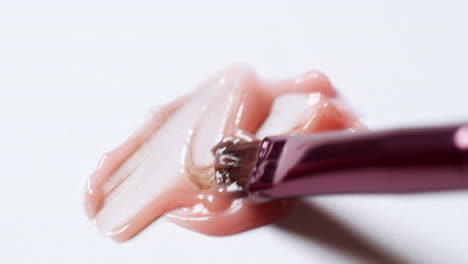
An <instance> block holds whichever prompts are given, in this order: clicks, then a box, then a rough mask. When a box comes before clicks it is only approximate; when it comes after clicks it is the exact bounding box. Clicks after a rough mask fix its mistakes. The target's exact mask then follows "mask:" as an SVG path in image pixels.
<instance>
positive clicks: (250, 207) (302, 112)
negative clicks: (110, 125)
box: [85, 67, 361, 241]
mask: <svg viewBox="0 0 468 264" xmlns="http://www.w3.org/2000/svg"><path fill="white" fill-rule="evenodd" d="M360 127H361V125H360V124H359V122H358V121H357V119H356V118H355V117H354V116H353V115H352V114H351V113H350V111H349V110H348V109H346V108H345V107H344V106H343V104H342V103H341V102H340V100H339V99H338V96H337V93H336V91H335V90H334V89H333V87H332V85H331V84H330V82H329V80H328V79H327V78H326V77H325V76H324V75H323V74H321V73H319V72H315V71H312V72H308V73H306V74H303V75H301V76H299V77H297V78H293V79H288V80H282V81H272V82H267V81H262V80H260V79H259V78H257V76H256V75H255V74H254V73H253V72H252V71H251V70H249V69H246V68H242V67H234V68H230V69H227V70H225V71H223V72H221V73H219V74H218V75H216V76H215V77H213V78H211V79H209V80H207V81H205V82H204V83H202V84H201V86H200V87H199V88H198V89H197V90H196V91H195V92H193V93H191V94H189V95H186V96H183V97H181V98H179V99H176V100H175V101H174V102H172V103H169V104H168V105H166V106H164V107H162V108H161V109H160V110H159V111H158V112H157V113H156V114H154V116H153V117H152V118H151V119H150V120H149V121H147V122H146V124H144V125H143V127H142V128H140V129H139V130H138V131H137V132H136V133H135V134H134V135H133V136H131V137H130V138H129V139H128V140H127V141H125V142H124V143H123V144H122V145H121V146H119V147H117V148H116V149H114V150H113V151H111V152H109V153H107V154H105V155H104V156H103V157H102V159H101V161H100V163H99V166H98V168H97V169H96V171H95V172H94V173H93V174H92V175H91V176H90V178H89V180H88V183H87V185H86V194H85V207H86V211H87V214H88V216H89V218H90V219H92V220H93V222H94V224H95V226H96V228H97V230H98V231H99V232H100V233H103V234H105V235H107V236H109V237H111V238H112V239H114V240H116V241H124V240H127V239H129V238H131V237H133V236H134V235H136V234H137V233H138V232H140V231H141V230H142V229H144V228H145V227H146V226H147V225H149V224H150V223H151V222H152V221H154V220H155V219H157V218H159V217H161V216H163V215H165V216H166V217H167V218H168V219H169V220H170V221H172V222H174V223H176V224H177V225H179V226H182V227H185V228H188V229H191V230H193V231H196V232H200V233H203V234H207V235H214V236H222V235H231V234H235V233H239V232H242V231H245V230H249V229H252V228H255V227H259V226H262V225H265V224H268V223H270V222H272V221H274V220H275V219H277V218H279V217H280V216H282V215H284V214H285V213H286V212H287V211H288V209H289V208H290V206H291V203H292V202H293V201H292V200H276V201H273V202H269V203H263V204H258V203H254V202H252V201H250V200H248V199H246V198H245V197H244V193H243V192H242V190H239V188H238V186H236V185H235V184H231V185H227V184H226V185H218V184H216V181H215V179H216V177H215V175H214V174H215V170H214V156H213V154H212V153H211V150H212V148H213V146H215V145H216V144H218V143H219V142H227V141H232V140H234V141H235V140H243V141H251V140H254V139H261V138H263V137H264V136H267V135H278V134H305V133H314V132H323V131H329V130H342V129H350V130H353V129H359V128H360Z"/></svg>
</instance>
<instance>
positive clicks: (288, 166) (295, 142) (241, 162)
mask: <svg viewBox="0 0 468 264" xmlns="http://www.w3.org/2000/svg"><path fill="white" fill-rule="evenodd" d="M213 153H214V155H215V157H216V163H215V170H216V173H215V175H216V183H217V184H236V185H238V186H240V187H241V189H242V190H244V191H246V192H247V193H248V195H249V196H250V197H252V198H253V199H255V200H259V201H261V200H270V199H276V198H283V197H291V196H301V195H314V194H334V193H335V194H336V193H400V192H420V191H440V190H447V189H461V188H468V126H466V125H465V126H444V127H421V128H407V129H397V130H388V131H377V132H369V131H366V132H349V131H343V132H328V133H318V134H309V135H297V136H274V137H266V138H265V139H263V140H262V141H251V142H241V141H226V142H222V143H220V144H218V145H217V146H215V148H214V149H213Z"/></svg>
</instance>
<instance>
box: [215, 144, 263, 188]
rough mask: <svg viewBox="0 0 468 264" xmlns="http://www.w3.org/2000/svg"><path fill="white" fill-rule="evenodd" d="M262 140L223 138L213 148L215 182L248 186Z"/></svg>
mask: <svg viewBox="0 0 468 264" xmlns="http://www.w3.org/2000/svg"><path fill="white" fill-rule="evenodd" d="M259 147H260V141H258V140H257V141H241V140H238V139H229V140H223V141H221V142H220V143H218V144H217V145H216V146H215V147H214V148H213V149H212V152H213V155H214V156H215V165H214V169H215V182H216V184H218V185H230V184H233V183H234V184H237V185H238V186H239V187H241V188H242V189H243V190H245V189H246V188H247V185H248V182H249V177H250V175H251V173H252V170H253V168H254V166H255V163H256V161H257V154H258V150H259Z"/></svg>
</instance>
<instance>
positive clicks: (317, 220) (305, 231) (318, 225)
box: [275, 200, 410, 264]
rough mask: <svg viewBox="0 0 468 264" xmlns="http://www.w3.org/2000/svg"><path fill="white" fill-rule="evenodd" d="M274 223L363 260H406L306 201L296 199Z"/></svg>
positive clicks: (400, 263)
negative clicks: (288, 209) (293, 204)
mask: <svg viewBox="0 0 468 264" xmlns="http://www.w3.org/2000/svg"><path fill="white" fill-rule="evenodd" d="M275 226H276V227H278V228H279V229H281V230H284V231H286V232H289V233H291V234H294V235H296V236H299V237H301V238H304V239H305V240H307V241H309V242H311V243H312V242H313V243H317V242H318V243H322V244H325V245H327V246H329V247H331V248H334V249H336V250H339V251H342V252H343V253H345V254H347V255H351V256H354V257H357V258H358V259H361V260H363V261H365V262H366V263H367V262H369V263H382V264H384V263H385V264H386V263H389V264H406V263H410V262H409V261H405V260H404V259H401V257H399V256H394V255H392V254H390V253H389V252H386V251H385V249H384V248H380V247H378V246H377V245H375V244H373V243H372V242H371V241H369V240H367V239H366V238H364V237H362V236H360V235H359V234H357V233H356V232H355V231H353V230H352V229H351V228H350V227H347V226H346V224H344V223H342V222H340V221H339V220H337V219H335V217H333V216H332V215H330V214H328V213H327V212H326V211H325V210H324V209H321V208H319V207H318V206H316V205H313V204H312V203H311V202H308V201H306V200H298V201H297V204H296V205H295V208H293V210H292V211H291V213H290V214H289V215H287V216H285V217H284V218H283V219H281V220H279V221H278V222H277V223H276V224H275Z"/></svg>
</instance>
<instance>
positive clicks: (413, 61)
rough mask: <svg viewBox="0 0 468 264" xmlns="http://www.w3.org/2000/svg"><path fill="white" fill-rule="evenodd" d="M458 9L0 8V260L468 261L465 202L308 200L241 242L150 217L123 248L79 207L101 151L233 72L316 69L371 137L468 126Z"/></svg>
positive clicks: (453, 197)
mask: <svg viewBox="0 0 468 264" xmlns="http://www.w3.org/2000/svg"><path fill="white" fill-rule="evenodd" d="M465 3H466V1H359V0H353V1H330V0H322V1H312V0H310V1H283V2H280V1H272V0H269V1H266V0H265V1H264V0H262V1H229V2H228V1H224V2H223V1H159V0H151V1H149V0H146V1H142V0H140V1H139V0H137V1H130V0H126V1H116V0H114V1H111V0H92V1H91V0H82V1H63V0H61V1H59V0H57V1H48V0H45V1H40V0H35V1H21V0H14V1H10V0H0V92H1V93H0V123H1V130H0V131H1V132H0V135H1V137H0V158H1V159H0V161H1V163H0V164H1V167H0V168H1V169H0V173H1V182H0V212H1V215H0V230H1V231H0V263H53V262H57V263H102V261H106V262H104V263H107V262H108V261H109V263H183V262H187V263H201V262H202V261H204V262H205V263H253V262H254V261H257V263H259V262H261V263H362V262H369V263H373V262H377V263H396V262H401V263H451V264H456V263H468V210H467V209H468V193H467V192H453V193H438V194H424V195H423V194H420V195H404V196H398V195H382V196H375V195H346V196H330V197H315V198H310V199H309V200H308V201H307V202H302V203H301V205H300V206H299V207H298V209H297V210H295V211H294V212H293V213H292V214H291V215H290V216H289V217H287V218H286V219H285V220H283V221H281V222H280V223H279V224H275V225H270V226H267V227H263V228H260V229H257V230H254V231H251V232H247V233H243V234H240V235H236V236H231V237H224V238H213V237H206V236H203V235H199V234H196V233H192V232H190V231H187V230H184V229H181V228H179V227H177V226H174V225H172V224H170V223H167V222H164V221H158V222H156V223H155V224H153V225H152V226H150V227H149V228H148V229H146V230H145V231H144V232H143V233H142V234H141V235H139V236H138V237H137V238H135V239H133V240H131V241H129V242H127V243H123V244H115V243H114V242H112V241H110V240H108V239H106V238H103V237H100V236H98V235H97V234H95V233H94V232H93V230H92V228H91V225H90V223H89V222H88V221H87V219H86V218H85V217H84V214H83V212H82V205H81V202H82V190H83V184H84V182H85V180H86V178H87V176H88V175H89V173H90V172H91V171H92V170H93V169H94V166H95V165H96V162H97V160H98V158H99V155H100V154H101V153H103V152H105V151H107V150H110V149H111V148H112V147H114V146H116V145H117V144H119V143H120V142H121V141H122V140H123V139H124V138H125V137H126V136H127V135H128V134H129V133H130V132H131V131H132V129H133V128H134V127H136V126H137V125H138V124H139V122H140V121H141V120H142V119H143V118H144V117H145V115H146V114H147V112H148V109H150V108H151V107H152V106H154V105H157V104H161V103H164V102H167V101H168V100H170V99H172V98H175V97H176V96H178V95H181V94H182V93H183V92H186V91H189V90H191V89H193V88H194V87H195V86H196V84H197V83H198V82H199V81H201V80H202V79H203V78H205V77H207V76H209V75H210V74H212V73H214V72H216V71H218V70H220V69H222V68H224V67H225V66H227V65H230V64H232V63H245V64H249V65H251V66H252V67H254V68H255V69H257V71H258V72H259V73H260V74H261V75H262V76H263V77H265V78H280V77H286V76H290V75H294V74H298V73H302V72H304V71H306V70H309V69H319V70H321V71H323V72H325V73H327V74H328V75H329V77H330V78H331V79H332V81H333V83H334V84H335V85H336V87H337V88H338V89H339V90H340V91H341V92H342V93H343V94H344V95H345V96H346V97H347V99H348V100H349V101H350V102H351V103H352V104H353V105H354V106H355V108H356V109H357V111H358V112H359V113H360V115H361V116H362V118H363V120H364V121H365V122H366V123H367V124H368V125H369V126H370V127H371V128H381V127H391V126H398V125H406V124H416V123H417V124H420V123H440V122H444V123H447V122H454V121H461V120H467V119H468V105H467V98H468V36H467V35H468V15H467V12H468V4H465ZM110 261H112V262H110Z"/></svg>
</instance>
